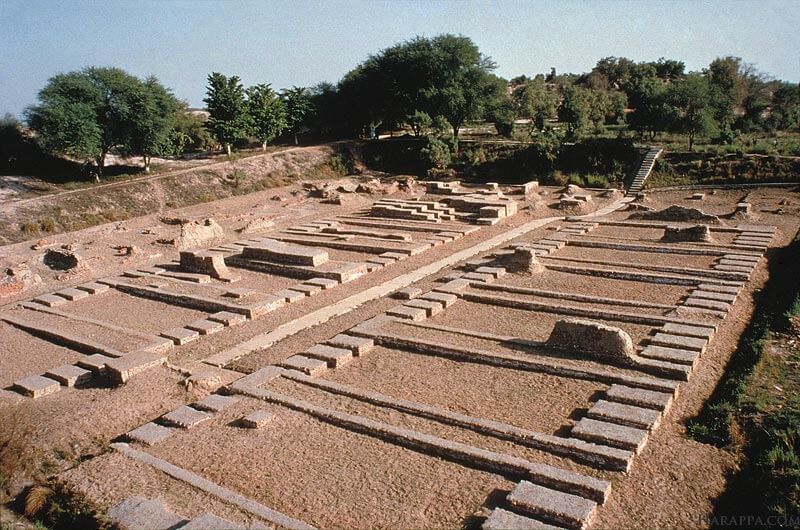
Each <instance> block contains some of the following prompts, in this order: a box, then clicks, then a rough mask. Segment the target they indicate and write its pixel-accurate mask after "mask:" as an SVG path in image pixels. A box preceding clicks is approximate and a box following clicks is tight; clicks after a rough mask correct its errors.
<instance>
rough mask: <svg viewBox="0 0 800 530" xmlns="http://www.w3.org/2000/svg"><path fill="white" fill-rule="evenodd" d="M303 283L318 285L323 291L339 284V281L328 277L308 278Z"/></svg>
mask: <svg viewBox="0 0 800 530" xmlns="http://www.w3.org/2000/svg"><path fill="white" fill-rule="evenodd" d="M303 283H304V284H305V285H316V286H318V287H321V288H322V290H323V291H324V290H327V289H330V288H332V287H336V286H337V285H339V282H337V281H336V280H332V279H330V278H311V279H310V280H306V281H304V282H303Z"/></svg>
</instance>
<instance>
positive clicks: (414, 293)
mask: <svg viewBox="0 0 800 530" xmlns="http://www.w3.org/2000/svg"><path fill="white" fill-rule="evenodd" d="M421 294H422V289H420V288H418V287H405V288H403V289H398V290H396V291H395V292H394V293H392V298H397V299H398V300H412V299H414V298H417V297H418V296H419V295H421Z"/></svg>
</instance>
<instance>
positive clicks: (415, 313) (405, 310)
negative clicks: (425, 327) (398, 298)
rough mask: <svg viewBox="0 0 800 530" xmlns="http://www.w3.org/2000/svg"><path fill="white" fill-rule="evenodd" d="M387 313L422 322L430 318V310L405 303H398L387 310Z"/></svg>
mask: <svg viewBox="0 0 800 530" xmlns="http://www.w3.org/2000/svg"><path fill="white" fill-rule="evenodd" d="M386 314H387V315H389V316H392V317H397V318H403V319H406V320H413V321H414V322H421V321H423V320H425V319H426V318H428V312H427V311H426V310H424V309H418V308H415V307H406V306H403V305H398V306H395V307H393V308H391V309H389V310H387V311H386Z"/></svg>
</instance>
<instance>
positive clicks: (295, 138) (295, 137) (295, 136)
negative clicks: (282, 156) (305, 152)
mask: <svg viewBox="0 0 800 530" xmlns="http://www.w3.org/2000/svg"><path fill="white" fill-rule="evenodd" d="M298 143H299V142H298V141H297V133H294V145H298Z"/></svg>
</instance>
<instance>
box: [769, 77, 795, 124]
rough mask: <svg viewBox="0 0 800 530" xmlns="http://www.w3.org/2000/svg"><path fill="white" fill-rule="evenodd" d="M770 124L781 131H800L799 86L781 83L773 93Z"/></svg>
mask: <svg viewBox="0 0 800 530" xmlns="http://www.w3.org/2000/svg"><path fill="white" fill-rule="evenodd" d="M770 123H771V125H772V126H773V127H774V128H777V129H783V130H797V129H800V85H796V84H793V83H781V84H780V85H779V86H778V89H777V90H776V91H775V95H774V97H773V103H772V114H771V116H770Z"/></svg>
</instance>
